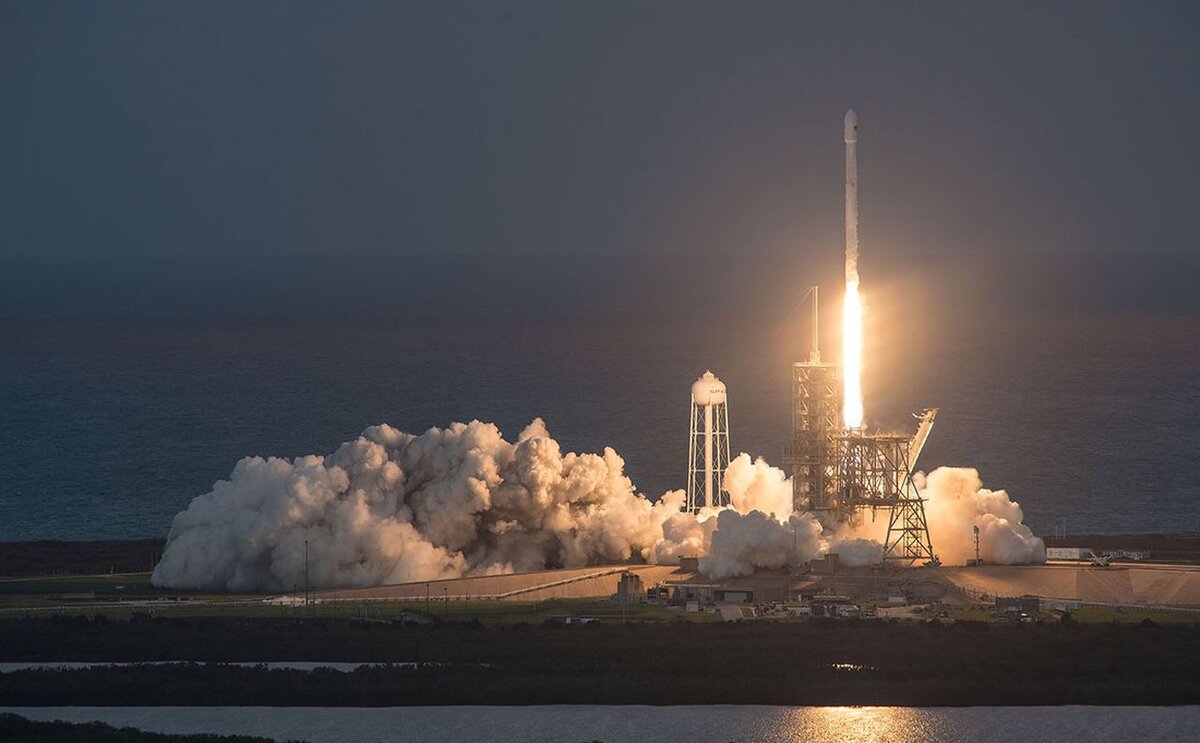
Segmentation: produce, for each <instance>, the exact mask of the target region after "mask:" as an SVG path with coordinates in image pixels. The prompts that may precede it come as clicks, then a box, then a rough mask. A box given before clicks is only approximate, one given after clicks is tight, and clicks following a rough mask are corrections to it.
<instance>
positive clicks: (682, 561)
mask: <svg viewBox="0 0 1200 743" xmlns="http://www.w3.org/2000/svg"><path fill="white" fill-rule="evenodd" d="M679 572H681V573H699V572H700V558H699V557H698V556H696V555H680V556H679Z"/></svg>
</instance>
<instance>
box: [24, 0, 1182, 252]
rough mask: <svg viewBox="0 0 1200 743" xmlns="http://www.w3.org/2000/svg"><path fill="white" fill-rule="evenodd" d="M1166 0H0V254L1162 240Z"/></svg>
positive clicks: (1169, 15)
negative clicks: (853, 117)
mask: <svg viewBox="0 0 1200 743" xmlns="http://www.w3.org/2000/svg"><path fill="white" fill-rule="evenodd" d="M1198 7H1200V6H1198V5H1197V4H1196V3H1192V2H1128V3H1107V2H1083V3H1045V2H1029V3H1018V2H995V3H963V2H945V3H941V2H938V3H933V2H925V3H842V2H837V3H834V2H829V3H813V4H805V3H794V2H788V3H780V4H774V3H740V2H739V3H733V2H729V3H682V2H642V3H619V2H591V3H576V2H545V3H542V2H531V3H501V2H485V3H459V2H428V3H412V2H407V3H402V2H383V3H366V2H355V3H315V4H310V3H298V2H288V3H282V2H254V3H245V2H102V3H96V2H82V3H75V2H47V0H30V1H28V2H25V1H19V0H7V2H4V3H3V4H2V5H0V89H2V90H3V94H4V100H5V102H6V103H5V114H4V116H3V117H2V118H0V127H2V129H3V136H0V251H2V253H0V254H4V255H8V256H9V257H13V256H20V255H38V256H55V255H59V256H63V255H88V256H116V255H159V256H196V255H230V254H233V255H242V256H244V255H284V256H287V255H296V254H331V253H334V254H336V253H354V254H367V255H372V254H389V255H406V254H415V253H446V252H455V253H475V252H485V253H499V252H511V253H534V254H551V255H566V256H571V255H583V254H596V253H639V254H646V253H654V254H667V253H698V254H702V253H703V254H707V253H739V254H747V255H753V254H756V253H762V254H768V253H772V252H778V251H785V250H795V249H799V250H814V249H817V248H820V249H822V250H825V249H827V248H828V246H829V245H834V246H837V245H838V244H839V242H840V231H841V218H842V214H841V196H842V194H841V177H842V174H841V168H842V160H841V158H842V143H841V118H842V114H843V112H844V110H845V109H846V108H847V107H850V106H853V107H855V108H856V109H858V111H859V115H860V119H861V130H862V137H861V144H860V148H859V149H860V154H859V158H860V160H859V162H860V168H861V184H862V186H861V190H862V201H863V203H862V215H863V217H862V218H863V228H862V239H863V246H864V247H863V249H864V253H866V254H869V253H870V252H871V251H873V250H875V251H880V250H883V249H885V248H886V249H888V250H890V251H893V252H894V253H896V254H900V255H909V254H913V255H916V254H920V253H922V252H930V253H933V254H937V253H947V254H959V255H963V254H973V253H980V254H991V255H995V254H997V253H1002V252H1005V251H1034V252H1056V251H1058V252H1073V251H1088V252H1091V251H1096V252H1116V251H1133V252H1163V251H1166V252H1188V251H1193V252H1194V250H1195V247H1196V241H1195V229H1194V222H1195V219H1194V216H1193V212H1194V209H1195V204H1196V202H1197V196H1198V195H1200V193H1198V189H1197V185H1196V172H1197V169H1198V166H1200V156H1198V155H1200V143H1198V142H1197V137H1196V136H1195V129H1196V122H1197V114H1198V113H1200V92H1198V91H1200V85H1198V84H1197V75H1198V73H1200V44H1197V43H1196V40H1195V33H1196V30H1197V28H1200V22H1198V21H1200V12H1197V8H1198Z"/></svg>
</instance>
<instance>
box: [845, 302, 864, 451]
mask: <svg viewBox="0 0 1200 743" xmlns="http://www.w3.org/2000/svg"><path fill="white" fill-rule="evenodd" d="M862 314H863V313H862V298H861V297H860V296H859V293H858V282H857V281H853V282H850V281H847V282H846V298H845V300H844V304H843V305H842V373H843V375H844V376H843V379H842V418H843V420H844V422H845V425H846V428H853V429H858V428H862V425H863V399H862V348H863V338H862Z"/></svg>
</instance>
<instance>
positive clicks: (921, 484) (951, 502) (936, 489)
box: [914, 467, 1046, 565]
mask: <svg viewBox="0 0 1200 743" xmlns="http://www.w3.org/2000/svg"><path fill="white" fill-rule="evenodd" d="M914 479H915V481H916V483H917V487H918V488H919V489H920V491H921V494H922V496H923V497H924V498H926V502H925V518H926V519H927V520H928V522H929V536H930V538H931V539H932V540H933V544H934V548H935V550H936V551H937V553H938V556H939V557H941V559H942V562H943V563H945V564H947V565H962V564H964V563H965V562H966V561H967V560H970V559H973V558H974V557H975V534H974V530H973V528H972V527H974V526H978V527H979V557H980V558H981V559H982V560H983V561H984V562H987V563H994V564H999V565H1016V564H1021V563H1031V562H1045V561H1046V545H1045V544H1044V543H1043V542H1042V540H1041V539H1039V538H1038V537H1035V536H1034V535H1033V532H1032V531H1030V530H1029V527H1028V526H1025V525H1024V524H1023V523H1021V522H1022V520H1023V519H1024V515H1023V514H1022V513H1021V506H1020V505H1019V504H1018V503H1016V502H1015V501H1013V500H1011V499H1010V498H1009V497H1008V493H1006V492H1004V491H1003V490H988V489H987V488H985V487H983V482H982V481H981V480H980V479H979V473H978V472H977V471H975V470H973V469H969V468H961V467H939V468H938V469H936V470H934V471H933V472H931V473H930V474H929V475H928V476H927V477H922V476H920V475H918V476H917V477H916V478H914Z"/></svg>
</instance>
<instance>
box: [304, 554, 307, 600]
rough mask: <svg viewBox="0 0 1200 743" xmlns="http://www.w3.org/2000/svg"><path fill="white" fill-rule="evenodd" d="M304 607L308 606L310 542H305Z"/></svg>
mask: <svg viewBox="0 0 1200 743" xmlns="http://www.w3.org/2000/svg"><path fill="white" fill-rule="evenodd" d="M304 605H305V606H308V540H307V539H305V540H304Z"/></svg>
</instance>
